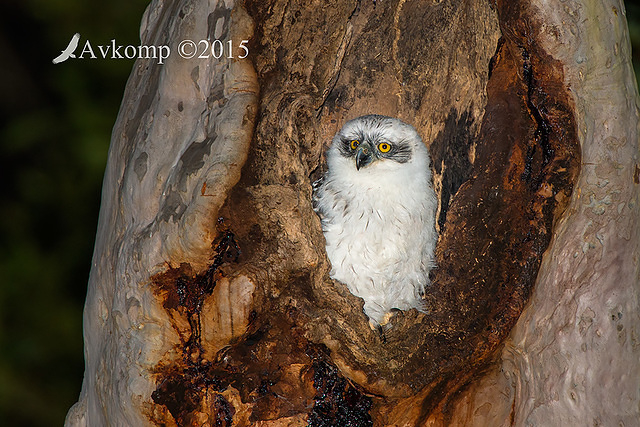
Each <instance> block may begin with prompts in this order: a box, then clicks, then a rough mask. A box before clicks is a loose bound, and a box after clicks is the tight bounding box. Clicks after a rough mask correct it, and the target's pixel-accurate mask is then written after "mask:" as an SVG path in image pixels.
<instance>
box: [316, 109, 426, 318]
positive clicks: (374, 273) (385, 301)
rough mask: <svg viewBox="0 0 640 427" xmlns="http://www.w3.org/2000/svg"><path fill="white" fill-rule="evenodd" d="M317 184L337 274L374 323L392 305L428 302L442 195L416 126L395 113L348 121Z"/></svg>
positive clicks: (412, 305) (333, 274) (418, 305)
mask: <svg viewBox="0 0 640 427" xmlns="http://www.w3.org/2000/svg"><path fill="white" fill-rule="evenodd" d="M327 166H328V170H327V172H326V174H325V175H324V177H323V178H322V179H321V180H320V181H319V182H318V183H316V185H315V186H314V207H315V209H316V211H317V212H318V214H319V215H320V218H321V220H322V228H323V231H324V235H325V240H326V249H327V255H328V257H329V260H330V261H331V266H332V268H331V277H332V278H334V279H336V280H338V281H340V282H342V283H344V284H346V285H347V287H348V288H349V290H350V291H351V293H353V294H354V295H356V296H359V297H361V298H363V299H364V302H365V304H364V311H365V313H366V314H367V316H369V319H370V322H371V324H372V326H378V325H381V324H385V323H386V322H387V321H388V314H389V313H390V312H391V310H393V309H399V310H409V309H411V308H416V309H418V310H423V300H422V295H423V294H424V289H425V287H426V286H428V285H429V284H430V282H429V270H430V269H431V268H433V267H434V266H435V263H434V250H435V244H436V240H437V233H436V230H435V212H436V207H437V199H436V195H435V192H434V191H433V188H432V185H431V169H430V160H429V153H428V150H427V148H426V146H425V145H424V143H423V142H422V140H421V139H420V136H419V135H418V134H417V132H416V131H415V129H414V128H413V127H412V126H410V125H408V124H406V123H404V122H402V121H400V120H398V119H395V118H391V117H386V116H379V115H367V116H362V117H358V118H356V119H353V120H351V121H349V122H347V123H346V124H345V125H344V127H343V128H342V129H341V130H340V131H339V132H338V133H337V134H336V136H335V137H334V138H333V142H332V144H331V146H330V147H329V149H328V151H327Z"/></svg>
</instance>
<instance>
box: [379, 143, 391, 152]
mask: <svg viewBox="0 0 640 427" xmlns="http://www.w3.org/2000/svg"><path fill="white" fill-rule="evenodd" d="M378 150H380V152H381V153H388V152H389V150H391V144H387V143H386V142H381V143H380V144H378Z"/></svg>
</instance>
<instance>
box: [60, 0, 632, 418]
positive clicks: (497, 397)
mask: <svg viewBox="0 0 640 427" xmlns="http://www.w3.org/2000/svg"><path fill="white" fill-rule="evenodd" d="M186 39H190V40H194V41H196V43H197V41H199V40H209V42H212V41H213V40H221V41H222V42H223V46H225V47H226V46H229V45H228V44H227V43H228V42H229V41H231V46H234V49H235V50H234V51H231V52H225V55H224V56H223V57H221V58H219V59H216V58H214V57H213V56H211V55H210V56H209V57H208V58H197V57H194V58H190V59H185V58H181V57H180V56H179V55H178V54H177V50H176V49H177V45H178V43H179V42H180V41H182V40H186ZM141 40H142V44H145V45H156V46H158V45H170V46H171V47H172V55H171V56H170V57H169V58H167V60H166V63H165V64H164V65H162V64H157V63H154V62H153V60H139V61H138V62H136V65H135V66H134V71H133V72H132V75H131V77H130V80H129V83H128V85H127V90H126V93H125V95H124V100H123V104H122V107H121V111H120V115H119V118H118V121H117V123H116V126H115V127H114V132H113V137H112V145H111V149H110V152H109V162H108V166H107V172H106V175H105V181H104V187H103V200H102V208H101V213H100V221H99V226H98V233H97V238H96V246H95V252H94V261H93V268H92V272H91V277H90V281H89V290H88V294H87V302H86V306H85V314H84V322H85V360H86V370H85V378H84V382H83V387H82V392H81V396H80V400H79V402H78V403H76V405H74V407H72V408H71V410H70V411H69V414H68V416H67V421H66V425H68V426H83V425H90V426H94V425H147V424H148V425H179V426H183V425H203V424H207V425H212V424H215V425H263V426H267V425H273V426H276V425H279V426H286V425H311V426H329V425H354V426H355V425H377V426H383V425H464V426H469V425H478V426H484V425H496V426H498V425H529V424H534V425H590V424H594V425H600V424H605V425H606V424H614V423H617V424H620V425H622V423H623V424H624V425H632V424H633V422H634V420H637V419H638V417H639V416H640V414H639V409H638V404H639V403H640V391H639V390H638V381H639V380H640V346H639V345H638V324H639V322H638V320H639V317H640V307H639V299H638V297H639V296H638V292H639V291H638V286H637V285H638V283H639V282H640V271H639V256H638V255H639V245H640V243H639V242H640V238H639V237H640V231H639V226H638V220H639V219H640V213H639V211H638V210H639V207H638V188H639V187H638V185H639V182H640V178H639V176H640V166H639V163H640V161H639V160H638V123H639V121H638V106H637V104H638V92H637V87H636V86H635V81H634V80H633V79H634V76H633V72H632V69H631V65H630V58H631V55H630V46H629V41H628V34H627V28H626V22H625V20H624V8H623V5H622V3H621V2H619V1H612V0H608V1H604V2H603V1H597V2H596V1H595V0H584V1H582V2H578V1H551V2H549V1H547V2H544V3H543V2H540V1H538V0H530V1H501V0H498V1H496V2H485V1H482V0H451V1H444V2H428V3H425V2H422V1H418V0H405V1H397V2H396V1H393V2H391V1H389V2H387V1H378V2H373V1H372V2H357V1H347V0H333V1H331V2H330V4H327V3H326V2H320V1H312V2H311V4H308V3H303V2H299V3H295V2H288V1H283V0H272V1H269V2H264V1H253V0H247V1H245V2H231V1H229V2H217V3H216V4H209V3H206V2H191V1H187V0H175V1H168V2H156V1H154V2H153V3H152V4H151V5H150V6H149V8H148V10H147V12H146V13H145V17H144V18H143V23H142V28H141ZM242 40H249V43H248V44H247V46H248V48H249V53H250V55H249V56H248V57H247V58H240V56H242V50H241V49H239V48H238V46H239V45H240V42H241V41H242ZM228 56H233V58H228ZM367 113H377V114H385V115H390V116H396V117H399V118H400V119H402V120H404V121H407V122H409V123H411V124H413V125H414V126H415V127H416V129H417V130H418V132H419V133H420V134H421V136H422V137H423V140H424V141H425V143H426V144H427V145H428V146H429V148H430V151H431V155H432V161H433V167H434V171H433V172H434V186H435V188H436V190H437V193H438V196H439V200H440V206H439V211H438V230H439V233H440V238H439V241H438V248H437V262H438V268H437V269H436V270H435V271H434V274H433V277H432V279H433V280H432V282H433V283H432V286H431V287H430V288H429V289H428V291H427V295H426V303H427V305H428V307H429V313H428V314H423V313H418V312H416V311H415V310H411V311H408V312H402V313H399V314H397V315H396V316H394V318H393V319H392V328H391V329H390V330H389V331H388V332H387V333H386V334H385V335H384V336H381V335H379V334H378V333H377V332H374V331H372V330H371V329H370V328H369V326H368V322H367V319H366V316H365V315H364V314H363V313H362V301H361V300H360V299H359V298H356V297H354V296H353V295H351V294H350V293H349V291H348V290H347V289H346V286H344V285H343V284H341V283H338V282H335V281H332V280H330V279H329V277H328V270H329V263H328V261H327V258H326V254H325V251H324V240H323V237H322V232H321V228H320V223H319V220H318V218H317V216H316V215H315V213H314V212H313V210H312V207H311V182H312V181H313V180H314V179H315V178H317V177H319V176H320V175H321V174H322V172H323V170H324V162H323V159H324V158H323V154H324V150H325V149H326V147H327V144H328V143H329V141H330V140H331V137H332V135H333V134H335V132H337V130H338V129H339V128H340V127H341V126H342V124H343V123H344V122H345V120H347V119H349V118H353V117H357V116H359V115H362V114H367Z"/></svg>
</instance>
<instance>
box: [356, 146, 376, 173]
mask: <svg viewBox="0 0 640 427" xmlns="http://www.w3.org/2000/svg"><path fill="white" fill-rule="evenodd" d="M371 151H372V149H371V146H370V145H369V144H368V143H366V142H364V143H362V144H360V145H359V146H358V148H357V149H356V169H357V170H360V168H363V167H365V166H367V165H368V164H369V163H371V162H372V161H373V155H372V154H371Z"/></svg>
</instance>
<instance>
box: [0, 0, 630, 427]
mask: <svg viewBox="0 0 640 427" xmlns="http://www.w3.org/2000/svg"><path fill="white" fill-rule="evenodd" d="M146 5H147V2H146V1H143V0H133V1H127V0H114V1H112V2H103V3H100V4H97V5H94V4H92V3H89V2H85V1H81V0H55V1H51V0H28V1H23V2H18V1H13V2H11V1H9V2H8V3H7V2H5V4H3V5H2V6H1V7H2V12H1V13H0V22H1V23H2V26H1V27H0V57H1V58H3V64H2V67H0V89H1V92H0V93H2V98H1V102H0V109H1V113H2V115H1V118H0V178H1V179H2V180H1V181H0V182H2V186H1V191H0V425H2V426H54V425H61V424H62V422H63V420H64V416H65V414H66V411H67V410H68V408H69V407H70V406H71V405H72V404H73V403H74V402H75V401H76V399H77V397H78V394H79V392H80V386H81V381H82V375H83V369H84V365H83V348H82V306H83V303H84V297H85V292H86V284H87V280H88V275H89V269H90V267H91V255H92V251H93V239H94V235H95V230H96V224H97V218H98V208H99V203H100V189H101V183H102V175H103V172H104V168H105V163H106V158H107V150H108V146H109V138H110V134H111V128H112V126H113V124H114V122H115V119H116V115H117V111H118V107H119V105H120V101H121V97H122V94H123V91H124V85H125V82H126V79H127V77H128V74H129V72H130V70H131V67H132V65H133V61H131V60H126V59H121V60H110V59H108V60H103V59H96V60H82V61H67V62H64V63H61V64H57V65H53V64H52V62H51V60H52V59H53V58H54V57H55V56H57V55H58V54H59V53H60V51H61V50H62V49H64V48H65V47H66V46H67V43H68V42H69V40H70V39H71V36H72V35H73V34H74V33H76V32H79V33H80V34H81V36H82V38H81V45H80V48H81V47H82V46H83V43H84V41H85V40H87V39H89V40H90V41H91V43H92V44H93V45H94V48H95V46H97V45H99V44H102V45H106V44H109V42H110V40H111V39H113V38H115V39H116V40H117V42H118V44H123V45H129V44H132V45H137V44H138V43H139V37H138V28H139V22H140V19H141V16H142V13H143V11H144V8H145V7H146ZM627 16H628V21H629V26H630V35H631V40H632V43H633V46H634V55H633V59H634V67H635V70H636V73H638V71H640V7H638V6H637V5H635V4H628V5H627ZM78 52H79V51H78ZM637 75H638V74H637Z"/></svg>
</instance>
